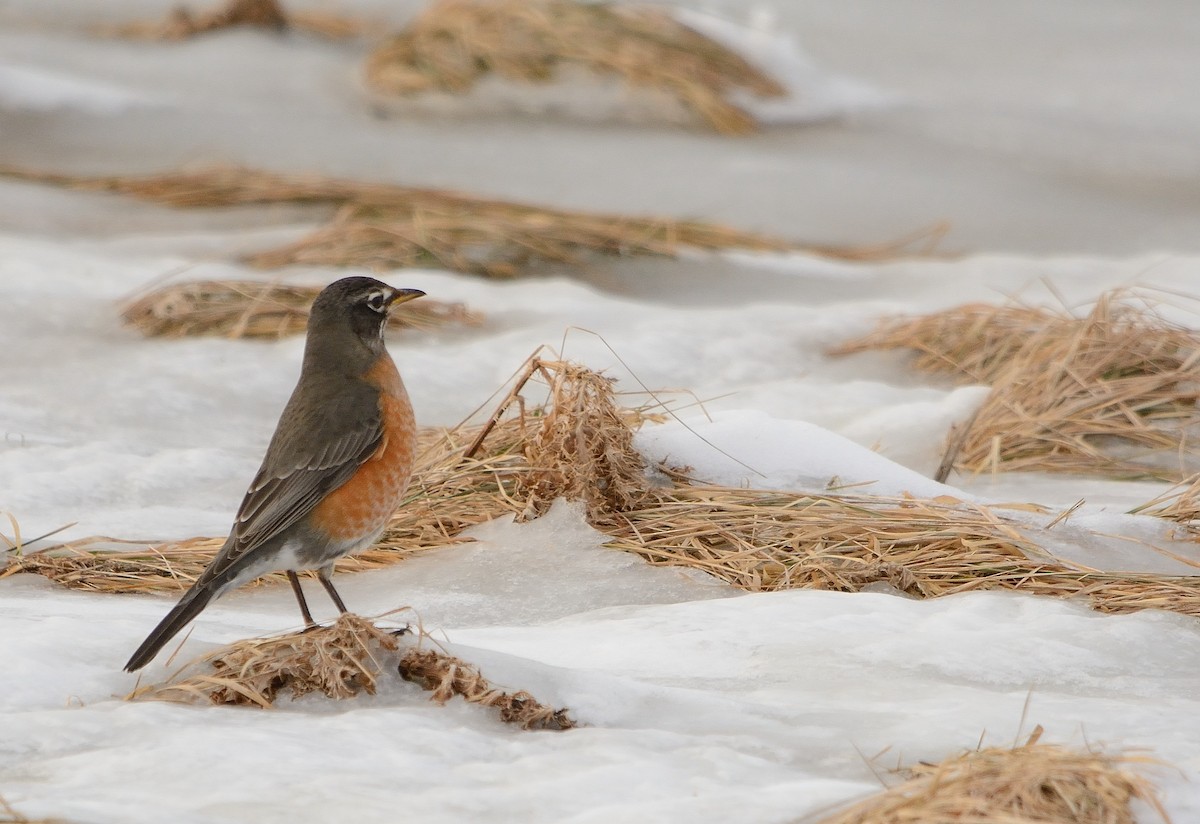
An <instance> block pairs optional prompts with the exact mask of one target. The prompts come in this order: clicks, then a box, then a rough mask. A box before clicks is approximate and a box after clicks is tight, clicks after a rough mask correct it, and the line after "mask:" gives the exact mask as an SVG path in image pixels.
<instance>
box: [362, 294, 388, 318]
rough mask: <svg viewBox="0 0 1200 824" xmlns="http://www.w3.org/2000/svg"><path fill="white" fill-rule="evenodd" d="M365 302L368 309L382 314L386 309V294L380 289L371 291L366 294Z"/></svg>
mask: <svg viewBox="0 0 1200 824" xmlns="http://www.w3.org/2000/svg"><path fill="white" fill-rule="evenodd" d="M366 304H367V308H368V309H371V310H372V311H375V312H379V313H380V314H382V313H383V312H386V311H387V307H388V302H387V295H386V294H385V293H384V292H382V291H380V290H376V291H374V292H371V294H369V295H367V300H366Z"/></svg>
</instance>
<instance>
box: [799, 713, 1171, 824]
mask: <svg viewBox="0 0 1200 824" xmlns="http://www.w3.org/2000/svg"><path fill="white" fill-rule="evenodd" d="M1040 735H1041V728H1040V727H1039V728H1037V730H1036V731H1035V732H1034V734H1033V735H1032V736H1030V739H1029V741H1028V742H1027V743H1025V744H1024V745H1021V746H1018V747H1014V748H1012V749H1006V748H1002V747H991V748H988V749H983V750H975V751H972V752H967V753H964V754H962V755H958V756H952V757H950V758H948V759H946V760H945V761H942V762H940V763H938V764H925V763H921V764H918V765H916V766H914V767H911V768H909V769H908V770H906V771H905V772H906V773H907V775H908V778H907V780H905V781H904V782H902V783H900V784H898V785H896V786H894V787H891V788H889V789H887V790H885V791H884V792H882V793H879V794H878V795H875V796H872V797H870V798H867V799H865V800H863V801H861V802H859V803H857V804H855V805H853V806H852V807H850V808H848V809H846V810H843V811H842V812H840V813H837V814H836V815H833V816H830V817H827V818H823V819H821V821H820V824H913V822H942V821H945V822H950V821H957V822H980V823H982V822H1011V823H1012V824H1026V823H1027V824H1034V823H1035V822H1046V823H1047V824H1050V822H1063V823H1064V824H1065V822H1071V824H1135V822H1136V821H1137V818H1136V817H1135V815H1134V811H1133V809H1132V807H1131V804H1132V802H1133V800H1134V799H1138V800H1141V801H1143V802H1145V803H1146V804H1148V805H1149V806H1150V807H1151V808H1152V809H1153V810H1155V811H1156V812H1157V813H1158V815H1159V816H1160V817H1161V819H1162V820H1163V821H1164V822H1167V821H1169V819H1168V817H1167V813H1166V811H1165V810H1164V809H1163V807H1162V805H1161V803H1160V802H1159V800H1158V797H1157V794H1156V792H1155V789H1154V786H1153V785H1152V784H1151V783H1150V781H1149V780H1147V779H1146V778H1144V777H1143V776H1141V775H1139V774H1138V773H1136V772H1134V770H1133V769H1131V767H1132V766H1134V765H1138V764H1145V763H1148V762H1149V759H1146V758H1136V757H1131V756H1110V755H1104V754H1103V753H1098V752H1086V751H1085V752H1079V751H1074V750H1069V749H1067V748H1065V747H1061V746H1057V745H1054V744H1039V743H1038V737H1039V736H1040Z"/></svg>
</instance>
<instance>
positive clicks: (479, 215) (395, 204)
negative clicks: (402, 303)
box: [0, 165, 943, 278]
mask: <svg viewBox="0 0 1200 824" xmlns="http://www.w3.org/2000/svg"><path fill="white" fill-rule="evenodd" d="M0 176H5V177H10V178H15V179H18V180H25V181H30V182H35V183H42V184H47V185H54V186H64V187H68V188H74V189H81V190H85V191H97V192H110V193H114V194H122V195H127V196H130V197H137V198H141V199H143V200H151V201H155V202H158V203H164V204H167V205H170V206H175V207H178V208H213V207H221V206H236V205H246V204H268V203H305V204H326V205H331V206H337V207H339V209H338V211H337V213H336V214H335V215H334V217H333V219H332V220H331V221H330V222H329V223H328V224H326V225H325V226H323V227H320V228H318V229H317V230H315V231H314V232H312V233H311V234H310V235H308V236H307V237H304V238H301V239H300V240H298V241H296V242H294V243H290V244H286V245H284V246H281V247H279V248H275V249H267V250H263V251H261V252H257V253H253V254H250V255H248V256H247V257H246V258H245V259H244V260H245V262H247V263H249V264H250V265H253V266H256V267H258V268H262V269H272V268H277V267H282V266H289V265H293V264H305V265H328V266H344V267H366V268H370V269H375V270H380V269H392V268H397V267H404V266H441V267H444V268H447V269H451V270H454V271H460V272H469V273H473V274H480V275H486V276H488V277H497V278H504V277H513V276H516V275H518V274H521V273H522V272H525V271H527V270H532V269H535V268H537V267H538V266H543V265H545V264H555V265H567V266H577V265H580V264H582V263H584V262H586V261H587V260H588V259H589V258H590V257H593V256H597V255H598V256H632V255H648V256H657V257H670V258H673V257H678V256H679V255H680V254H682V253H683V252H684V251H685V250H688V249H693V250H699V251H705V252H713V251H719V250H724V249H747V250H752V251H763V252H787V251H807V252H811V253H813V254H819V255H823V256H825V257H832V258H840V259H846V260H882V259H886V258H892V257H896V256H899V255H903V254H907V253H909V252H911V251H912V250H914V249H916V250H917V251H918V252H920V253H928V252H929V251H930V247H929V245H928V244H929V243H932V242H934V241H936V239H937V237H939V236H940V232H941V231H942V229H943V227H940V226H935V227H932V228H931V229H929V230H925V231H922V232H919V233H916V234H913V235H910V236H906V237H903V238H899V239H897V240H896V241H894V242H890V243H885V244H876V245H870V246H861V247H835V246H819V245H804V244H799V243H795V242H791V241H786V240H782V239H780V238H775V237H770V236H767V235H761V234H757V233H754V232H744V231H741V230H738V229H732V228H729V227H725V226H720V225H716V224H711V223H703V222H700V221H688V220H675V219H673V218H664V217H654V216H643V217H638V216H630V215H619V214H603V213H590V212H578V211H570V210H565V209H553V208H547V207H540V206H532V205H526V204H521V203H513V202H510V201H504V200H496V199H490V198H482V197H474V196H471V195H466V194H460V193H456V192H450V191H441V190H434V189H418V188H410V187H405V186H392V185H387V184H377V183H362V182H356V181H348V180H339V179H336V178H325V177H319V176H315V175H281V174H273V173H270V172H262V171H256V170H253V169H240V168H228V167H226V168H214V169H206V170H201V171H196V172H175V173H166V174H156V175H145V176H121V175H117V176H87V175H69V174H57V173H49V172H38V171H33V170H29V169H23V168H19V167H13V166H3V165H0Z"/></svg>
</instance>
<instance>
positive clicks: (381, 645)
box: [128, 613, 575, 730]
mask: <svg viewBox="0 0 1200 824" xmlns="http://www.w3.org/2000/svg"><path fill="white" fill-rule="evenodd" d="M404 636H405V633H397V632H395V631H391V630H384V629H381V628H379V627H377V626H376V625H375V624H373V623H371V622H370V621H367V620H366V619H364V618H361V617H359V616H357V615H354V614H351V613H346V614H343V615H341V616H340V617H339V618H338V619H337V621H335V622H334V623H333V624H331V625H329V626H321V627H317V628H315V629H311V630H306V631H302V632H292V633H287V634H284V635H276V636H271V637H268V638H254V639H250V640H246V641H238V642H236V643H233V644H230V645H229V646H227V647H224V648H223V649H220V650H217V651H216V652H213V653H210V654H209V655H206V656H204V657H203V658H201V659H199V660H198V661H195V662H192V663H191V664H189V665H187V666H186V667H185V668H184V670H183V671H182V672H181V673H178V674H176V675H175V676H173V677H171V678H169V679H167V680H166V681H165V682H163V683H161V684H151V685H147V686H144V687H138V688H137V689H136V690H134V692H133V693H132V694H130V695H129V696H128V697H129V699H130V700H145V699H154V700H160V701H183V702H189V703H211V704H234V705H245V706H254V707H262V708H267V707H272V706H274V705H275V704H276V703H277V702H278V701H279V700H280V699H281V698H282V697H284V696H285V695H289V696H291V698H292V699H293V700H295V699H297V698H300V697H303V696H305V695H309V694H320V695H324V696H325V697H326V698H332V699H346V698H352V697H354V696H356V695H358V694H360V693H366V694H368V695H374V694H375V693H376V692H377V691H378V689H379V687H380V684H381V682H382V681H383V679H384V678H387V677H391V674H392V673H393V672H394V673H395V674H396V676H397V677H398V678H403V679H404V680H406V681H411V682H414V683H416V684H418V685H420V686H421V687H422V688H424V689H426V690H429V691H430V692H432V693H433V695H431V696H430V698H431V700H433V701H436V702H437V703H439V704H445V703H446V702H447V701H449V700H450V699H451V698H453V697H454V696H456V695H457V696H461V697H462V698H463V699H464V700H466V701H467V702H469V703H473V704H479V705H481V706H485V707H493V708H495V709H497V710H498V711H499V715H500V718H501V720H503V721H505V722H506V723H511V724H519V725H520V726H521V727H523V728H524V729H535V728H536V729H560V730H565V729H570V728H571V727H573V726H575V722H574V721H573V720H572V719H571V718H570V716H569V715H568V714H567V711H566V710H565V709H552V708H550V707H546V706H545V705H543V704H541V703H540V702H538V701H537V700H536V699H535V698H534V697H533V696H532V695H530V694H529V693H527V692H524V691H519V692H515V693H509V692H505V691H503V690H501V689H498V688H496V687H494V686H493V685H492V684H490V683H489V682H488V681H487V679H486V678H484V677H483V675H482V674H480V672H479V670H478V669H476V668H475V667H473V666H471V665H470V664H467V663H466V662H464V661H462V660H460V659H458V658H455V657H454V656H451V655H446V654H445V653H442V652H439V651H437V650H434V649H429V648H422V647H421V646H420V645H418V644H414V643H412V642H410V641H407V640H406V638H405V637H404Z"/></svg>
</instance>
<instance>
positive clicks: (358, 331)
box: [125, 276, 425, 672]
mask: <svg viewBox="0 0 1200 824" xmlns="http://www.w3.org/2000/svg"><path fill="white" fill-rule="evenodd" d="M424 294H425V293H424V292H422V291H421V290H419V289H396V288H393V287H391V286H388V285H387V284H385V283H383V282H381V281H378V280H376V279H374V278H370V277H362V276H355V277H347V278H342V279H341V280H338V281H335V282H334V283H331V284H330V285H329V286H327V287H325V288H324V289H323V290H321V292H320V294H318V295H317V297H316V299H315V300H314V301H313V305H312V310H311V312H310V313H309V317H308V327H307V334H306V338H305V343H304V359H303V365H302V366H301V370H300V379H299V381H298V382H297V384H296V388H295V389H294V390H293V391H292V395H291V397H290V398H289V400H288V402H287V405H286V406H285V407H284V409H283V413H282V414H281V415H280V418H279V423H278V424H277V425H276V428H275V434H274V435H273V436H272V437H271V441H270V443H269V445H268V446H267V451H266V455H265V456H264V457H263V462H262V467H261V468H260V469H259V470H258V474H257V475H255V476H254V480H253V481H252V482H251V483H250V488H249V489H248V490H247V491H246V495H245V497H244V498H243V499H242V503H241V506H240V507H239V508H238V511H237V516H236V517H235V519H234V523H233V527H232V529H231V530H230V532H229V537H228V538H227V539H226V540H225V543H224V545H223V546H222V547H221V549H220V551H219V552H217V554H216V557H214V558H213V560H212V561H211V562H210V563H209V565H208V566H207V567H206V568H205V570H204V572H202V573H201V574H200V577H199V578H198V579H197V580H196V582H195V583H194V584H193V585H192V587H191V588H190V589H189V590H188V591H187V592H186V593H184V594H183V596H182V597H181V598H180V599H179V602H178V603H177V604H176V605H175V606H174V608H172V609H171V611H170V612H169V613H167V615H166V617H165V618H163V619H162V621H161V622H160V623H159V624H158V626H156V627H155V628H154V630H153V631H152V632H151V633H150V634H149V636H147V637H146V640H145V641H143V642H142V645H141V646H140V647H138V649H137V651H136V652H134V653H133V656H132V657H131V658H130V659H129V662H128V663H127V664H126V665H125V669H126V671H128V672H134V671H135V670H138V669H141V668H142V667H144V666H145V665H146V664H148V663H149V662H150V661H151V660H152V659H153V658H154V656H155V655H156V654H157V653H158V651H159V650H161V649H162V648H163V646H165V645H166V644H167V643H168V642H169V641H170V640H171V639H172V638H174V637H175V636H176V635H177V634H178V633H179V632H180V630H182V629H183V628H184V627H185V626H187V624H188V623H189V622H190V621H191V620H192V619H193V618H195V617H196V616H197V615H199V614H200V612H201V611H202V610H203V609H204V608H205V607H206V606H208V604H209V603H210V602H211V601H212V600H213V599H215V598H217V597H219V596H220V595H222V594H224V593H225V592H227V591H229V590H231V589H234V588H236V587H238V586H241V585H242V584H244V583H246V582H248V581H251V580H253V579H255V578H257V577H259V576H261V575H265V574H267V573H270V572H279V571H283V572H285V573H287V577H288V580H289V581H290V582H291V585H292V591H293V592H294V593H295V595H296V601H297V603H299V605H300V614H301V615H302V616H303V618H304V624H305V627H306V628H307V629H311V628H313V627H315V626H316V624H315V622H314V621H313V618H312V613H311V612H309V609H308V603H307V602H306V601H305V599H304V591H303V590H302V589H301V588H300V579H299V578H298V577H297V575H296V573H297V572H299V571H302V570H315V571H316V575H317V578H318V580H320V582H321V584H322V586H324V588H325V591H326V592H328V593H329V597H330V598H331V599H332V600H333V603H334V605H335V606H336V607H337V608H338V610H339V611H340V612H342V613H345V612H346V611H347V610H346V605H345V603H344V602H343V601H342V598H341V596H340V595H339V594H338V592H337V590H336V589H334V586H333V583H332V582H331V581H330V580H329V575H330V573H331V572H332V570H333V565H334V562H335V561H337V560H338V559H339V558H341V557H342V556H344V555H347V554H349V553H351V552H356V551H359V550H362V549H365V548H367V547H369V546H371V545H372V544H373V543H375V541H376V540H378V538H379V536H380V535H381V534H382V533H383V529H384V527H385V526H386V525H387V522H388V520H389V518H390V517H391V515H392V513H393V512H395V510H396V509H397V508H398V507H399V505H400V503H401V501H402V499H403V497H404V494H405V491H406V489H407V487H408V482H409V479H410V478H411V476H412V470H413V461H414V458H415V455H416V449H417V428H416V422H415V419H414V415H413V408H412V404H411V403H410V401H409V398H408V393H407V391H406V390H405V387H404V382H403V381H402V380H401V378H400V373H399V371H398V370H397V369H396V364H395V362H394V361H393V360H392V358H391V356H390V355H389V354H388V351H387V348H386V346H385V345H384V342H383V330H384V328H385V326H386V325H387V320H388V313H389V311H390V310H391V308H392V307H393V306H396V305H398V304H400V303H404V302H407V301H410V300H414V299H416V298H419V297H422V296H423V295H424Z"/></svg>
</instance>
